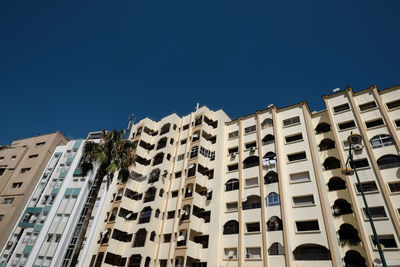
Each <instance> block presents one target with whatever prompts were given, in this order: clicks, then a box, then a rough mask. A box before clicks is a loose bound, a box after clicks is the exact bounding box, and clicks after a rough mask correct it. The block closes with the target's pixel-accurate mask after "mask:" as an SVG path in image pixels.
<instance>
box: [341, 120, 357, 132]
mask: <svg viewBox="0 0 400 267" xmlns="http://www.w3.org/2000/svg"><path fill="white" fill-rule="evenodd" d="M338 126H339V129H340V130H346V129H350V128H354V127H356V124H355V122H354V121H347V122H342V123H339V124H338Z"/></svg>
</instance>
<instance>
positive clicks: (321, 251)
mask: <svg viewBox="0 0 400 267" xmlns="http://www.w3.org/2000/svg"><path fill="white" fill-rule="evenodd" d="M293 256H294V259H295V260H296V261H323V260H330V259H331V253H330V252H329V249H327V248H326V247H324V246H321V245H317V244H303V245H300V246H298V247H297V248H296V249H295V250H294V251H293Z"/></svg>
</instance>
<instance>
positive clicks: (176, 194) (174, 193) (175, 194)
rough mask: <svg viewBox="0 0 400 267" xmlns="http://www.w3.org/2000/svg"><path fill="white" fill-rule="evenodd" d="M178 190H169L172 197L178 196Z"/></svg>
mask: <svg viewBox="0 0 400 267" xmlns="http://www.w3.org/2000/svg"><path fill="white" fill-rule="evenodd" d="M178 192H179V191H178V190H175V191H172V192H171V196H172V197H177V196H178Z"/></svg>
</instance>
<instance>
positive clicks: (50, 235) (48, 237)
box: [47, 234, 53, 242]
mask: <svg viewBox="0 0 400 267" xmlns="http://www.w3.org/2000/svg"><path fill="white" fill-rule="evenodd" d="M52 239H53V234H48V235H47V242H51V240H52Z"/></svg>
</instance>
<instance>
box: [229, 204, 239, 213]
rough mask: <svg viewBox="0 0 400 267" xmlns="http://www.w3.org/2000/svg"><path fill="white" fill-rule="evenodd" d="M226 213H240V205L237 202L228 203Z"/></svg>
mask: <svg viewBox="0 0 400 267" xmlns="http://www.w3.org/2000/svg"><path fill="white" fill-rule="evenodd" d="M226 211H228V212H231V211H238V203H237V202H231V203H226Z"/></svg>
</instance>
